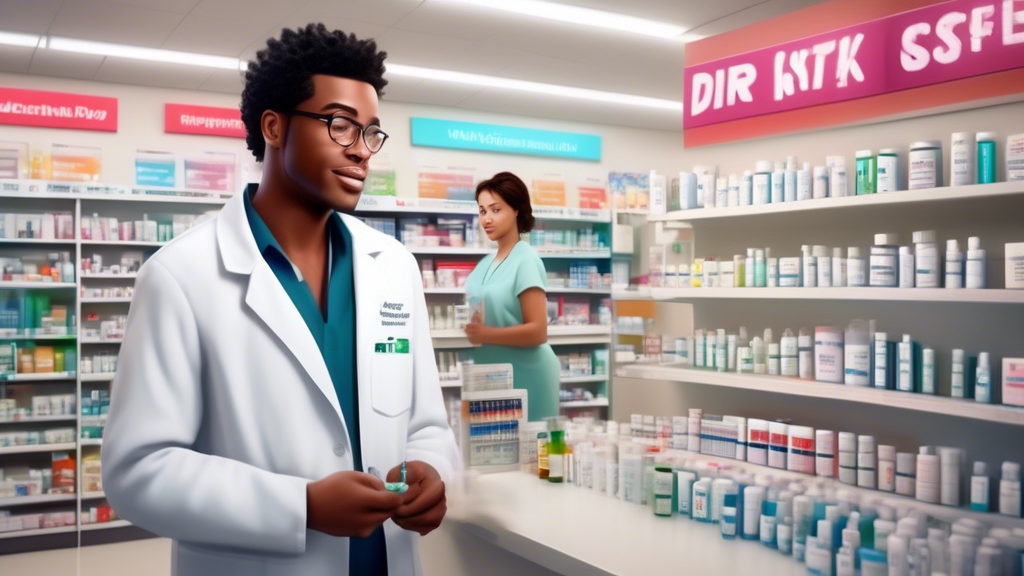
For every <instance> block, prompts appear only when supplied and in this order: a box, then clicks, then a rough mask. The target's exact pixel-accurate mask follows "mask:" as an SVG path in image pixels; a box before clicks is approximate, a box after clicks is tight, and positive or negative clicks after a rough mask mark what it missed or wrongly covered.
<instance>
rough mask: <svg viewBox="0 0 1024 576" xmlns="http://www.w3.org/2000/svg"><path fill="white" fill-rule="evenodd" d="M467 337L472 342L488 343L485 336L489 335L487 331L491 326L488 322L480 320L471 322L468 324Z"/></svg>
mask: <svg viewBox="0 0 1024 576" xmlns="http://www.w3.org/2000/svg"><path fill="white" fill-rule="evenodd" d="M465 330H466V337H467V338H468V339H469V341H470V343H472V344H486V342H485V341H484V338H486V336H487V332H488V331H489V330H491V327H490V326H488V325H487V324H481V323H479V322H470V323H469V324H466V328H465Z"/></svg>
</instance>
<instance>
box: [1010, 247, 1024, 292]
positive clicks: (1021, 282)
mask: <svg viewBox="0 0 1024 576" xmlns="http://www.w3.org/2000/svg"><path fill="white" fill-rule="evenodd" d="M1006 287H1007V288H1016V289H1018V290H1019V289H1024V242H1012V243H1008V244H1006Z"/></svg>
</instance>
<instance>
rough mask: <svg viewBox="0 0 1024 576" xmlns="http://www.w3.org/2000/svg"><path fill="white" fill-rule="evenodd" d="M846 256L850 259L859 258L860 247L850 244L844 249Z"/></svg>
mask: <svg viewBox="0 0 1024 576" xmlns="http://www.w3.org/2000/svg"><path fill="white" fill-rule="evenodd" d="M846 257H847V258H850V259H853V258H860V248H858V247H857V246H850V247H849V248H847V249H846Z"/></svg>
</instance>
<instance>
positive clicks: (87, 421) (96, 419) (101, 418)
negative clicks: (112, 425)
mask: <svg viewBox="0 0 1024 576" xmlns="http://www.w3.org/2000/svg"><path fill="white" fill-rule="evenodd" d="M106 421H107V415H106V414H100V415H97V416H82V425H84V426H91V425H93V423H96V424H102V423H103V422H106Z"/></svg>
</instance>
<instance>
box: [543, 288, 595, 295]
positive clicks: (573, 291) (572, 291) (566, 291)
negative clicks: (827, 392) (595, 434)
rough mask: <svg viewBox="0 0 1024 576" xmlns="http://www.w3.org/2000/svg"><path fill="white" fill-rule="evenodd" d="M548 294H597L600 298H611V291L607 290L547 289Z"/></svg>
mask: <svg viewBox="0 0 1024 576" xmlns="http://www.w3.org/2000/svg"><path fill="white" fill-rule="evenodd" d="M545 292H547V293H548V294H597V295H600V296H611V293H612V291H611V290H609V289H608V288H548V289H547V290H545Z"/></svg>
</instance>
